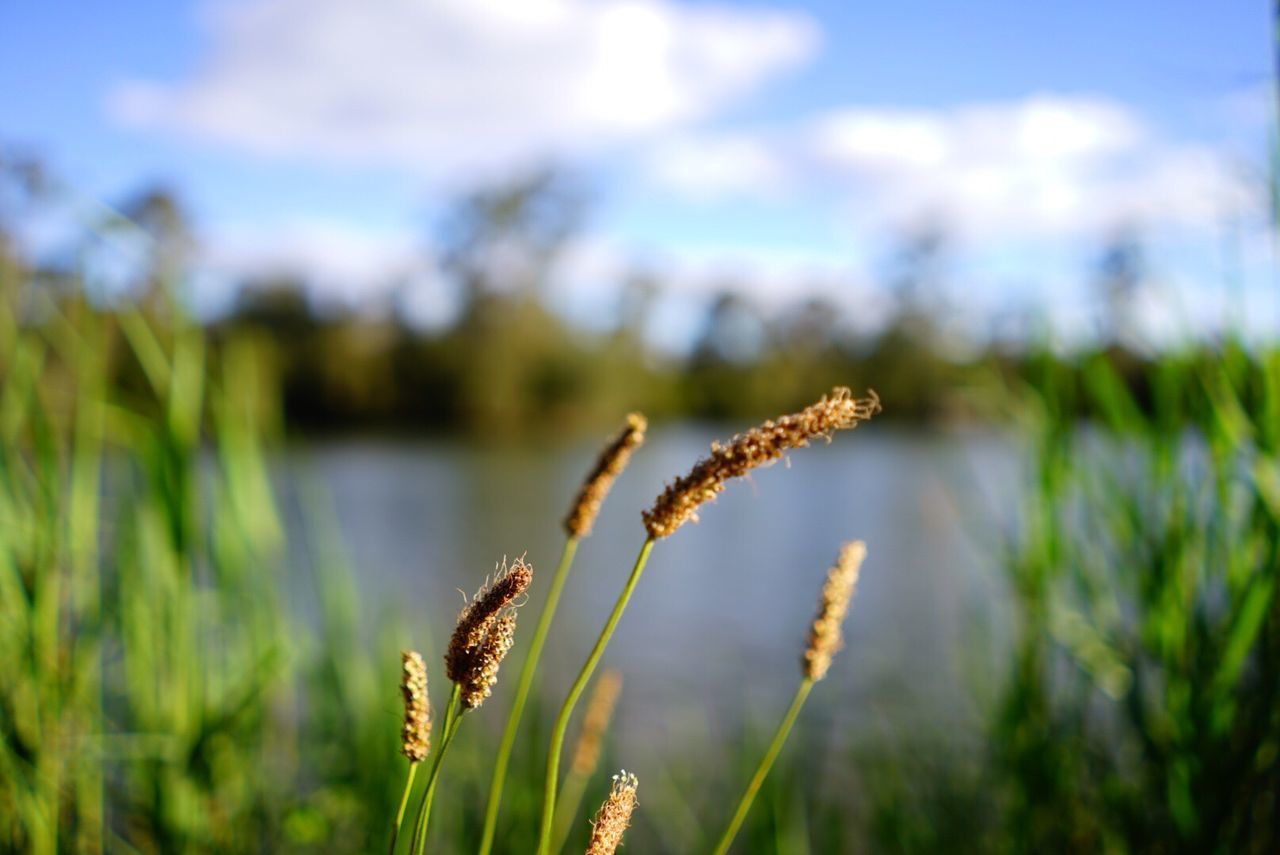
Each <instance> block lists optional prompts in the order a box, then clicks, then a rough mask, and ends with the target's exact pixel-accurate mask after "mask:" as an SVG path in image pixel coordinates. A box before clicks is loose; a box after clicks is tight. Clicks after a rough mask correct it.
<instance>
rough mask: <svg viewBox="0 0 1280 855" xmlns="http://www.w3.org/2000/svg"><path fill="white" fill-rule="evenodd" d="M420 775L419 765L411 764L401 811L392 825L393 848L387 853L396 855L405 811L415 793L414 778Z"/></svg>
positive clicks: (401, 800)
mask: <svg viewBox="0 0 1280 855" xmlns="http://www.w3.org/2000/svg"><path fill="white" fill-rule="evenodd" d="M417 774H418V764H417V763H416V762H413V763H410V764H409V777H408V778H407V779H405V782H404V795H402V796H401V797H400V810H398V811H396V821H395V822H394V823H393V824H392V825H391V848H390V849H388V850H387V851H388V852H389V853H390V855H396V841H397V840H399V839H400V825H401V823H403V822H404V809H405V808H406V807H408V805H409V793H411V792H412V791H413V777H414V775H417Z"/></svg>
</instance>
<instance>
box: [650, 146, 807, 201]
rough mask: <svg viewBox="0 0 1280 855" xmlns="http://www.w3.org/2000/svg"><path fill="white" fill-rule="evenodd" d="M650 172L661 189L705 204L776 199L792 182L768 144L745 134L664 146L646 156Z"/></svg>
mask: <svg viewBox="0 0 1280 855" xmlns="http://www.w3.org/2000/svg"><path fill="white" fill-rule="evenodd" d="M648 168H649V171H650V173H651V175H652V177H653V178H655V179H656V180H657V181H658V182H659V183H660V184H663V185H665V186H668V187H675V188H679V189H680V190H681V191H682V192H684V193H685V194H686V195H689V196H692V197H695V198H703V199H714V198H718V197H724V196H734V195H739V194H752V195H759V194H774V193H777V192H780V191H781V190H783V189H784V188H785V187H786V186H787V185H788V184H789V183H790V182H791V176H790V175H789V174H788V169H787V164H786V163H784V162H783V159H782V158H781V157H779V156H778V153H777V152H776V151H775V150H774V149H773V147H772V146H771V145H770V142H769V141H767V140H765V139H758V138H755V137H752V136H750V135H748V134H736V135H734V134H723V135H719V136H691V137H684V138H678V139H674V140H671V141H670V142H666V143H662V144H660V145H658V146H657V147H656V148H655V149H654V151H653V152H651V153H650V155H649V162H648Z"/></svg>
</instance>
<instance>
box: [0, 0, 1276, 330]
mask: <svg viewBox="0 0 1280 855" xmlns="http://www.w3.org/2000/svg"><path fill="white" fill-rule="evenodd" d="M1269 15H1270V8H1269V4H1266V3H1263V2H1261V0H1248V2H1246V0H1224V2H1217V3H1204V2H1191V0H1180V2H1168V1H1167V0H1166V2H1124V3H1115V2H1093V0H1088V1H1087V2H1086V0H1076V2H1072V3H1057V4H1049V3H1025V2H1012V0H1008V2H991V0H982V1H981V2H966V3H955V2H945V0H933V2H925V0H904V2H898V3H892V4H886V3H849V2H846V3H839V2H830V3H783V2H752V3H736V4H715V5H712V4H706V3H691V2H677V0H626V2H616V1H615V0H530V2H527V3H522V4H511V3H509V2H498V0H466V1H465V2H464V1H463V0H370V2H362V3H352V2H349V0H232V2H223V3H180V2H134V3H123V4H113V5H111V6H105V5H103V4H101V3H88V2H82V3H37V2H23V0H6V2H2V3H0V56H3V57H4V60H3V62H0V106H2V107H3V111H2V112H0V116H3V118H0V144H12V143H21V144H25V145H29V146H33V147H35V148H37V150H39V151H41V152H42V153H43V154H45V155H46V156H47V157H48V158H49V160H50V161H51V163H52V164H53V166H54V167H55V169H56V170H57V171H58V172H59V173H61V174H62V175H64V176H66V177H67V178H68V179H69V181H70V182H71V183H72V184H73V185H74V186H75V187H77V188H78V189H79V190H80V191H81V192H82V193H84V194H85V195H87V196H90V197H93V198H97V199H101V200H104V201H108V202H110V201H112V200H117V199H119V198H121V197H122V196H124V195H126V194H127V193H128V191H129V190H131V189H133V188H136V187H138V186H140V185H142V184H144V183H146V182H149V181H152V180H157V179H159V180H164V181H168V182H170V183H171V184H173V185H174V186H176V187H177V188H179V189H180V191H181V192H182V194H183V195H184V197H185V198H186V200H187V201H188V203H189V205H190V207H191V209H192V211H193V212H194V214H195V215H196V219H197V222H198V225H199V228H200V231H201V234H202V237H203V239H204V244H205V251H206V257H205V263H206V264H207V266H208V267H209V269H211V270H214V271H218V272H220V273H221V274H223V278H224V279H226V280H229V279H232V278H234V277H235V276H238V275H240V274H243V273H252V272H258V271H261V270H266V269H277V268H280V267H286V266H293V267H297V268H299V269H302V270H304V271H308V272H310V273H311V274H312V275H313V278H315V279H316V280H317V283H316V288H317V289H318V290H320V291H321V292H327V293H328V294H329V295H330V296H331V297H336V298H340V299H344V300H351V301H359V300H362V299H366V298H370V297H371V296H372V297H373V298H376V297H377V295H379V294H383V293H385V291H386V289H387V288H388V287H389V283H392V282H394V281H396V280H398V279H402V278H404V277H405V276H406V275H409V273H410V271H412V275H415V276H416V275H422V276H425V277H426V278H427V280H428V281H429V280H430V273H429V271H427V272H423V270H421V269H420V267H421V265H422V261H421V257H422V253H421V252H420V250H421V249H422V248H423V246H424V244H426V243H427V239H428V232H429V229H428V225H429V223H430V222H431V218H432V217H433V216H434V214H435V212H437V211H438V209H439V206H440V205H441V203H442V201H443V200H446V199H448V198H450V196H451V195H452V194H453V193H455V192H456V191H457V190H458V189H459V188H464V187H467V186H470V185H473V184H475V183H477V182H482V181H485V180H491V179H493V178H494V177H495V176H501V175H505V174H510V173H511V172H514V171H518V170H520V169H521V168H524V167H527V166H529V165H532V164H536V163H539V162H543V161H545V160H553V161H556V162H561V163H567V164H570V165H572V166H574V167H575V168H577V169H579V170H580V171H581V172H582V173H583V174H584V175H586V176H588V177H589V178H590V180H591V181H592V182H593V184H594V186H595V190H596V198H597V205H596V209H595V216H594V218H593V220H592V225H591V228H590V230H589V232H588V233H587V234H585V235H584V236H583V238H582V239H581V241H580V242H579V244H578V246H576V247H575V249H574V251H573V252H572V253H571V254H570V256H569V257H568V258H567V259H566V261H565V264H564V271H563V275H562V277H561V279H562V282H561V285H560V292H559V294H560V300H561V304H562V305H563V307H565V309H566V310H567V311H569V312H571V313H577V314H579V315H582V316H590V315H592V314H594V313H596V312H597V310H598V309H599V307H600V306H603V305H605V304H607V303H608V301H609V300H610V299H612V295H613V290H614V285H615V284H616V281H617V280H618V278H619V277H620V276H621V275H622V274H623V272H624V271H625V270H626V269H628V268H629V267H631V266H633V265H634V264H636V263H641V264H643V265H644V266H645V267H647V268H649V269H655V270H659V271H661V272H662V273H663V275H664V276H665V278H666V279H667V280H668V281H669V282H670V283H671V286H670V293H669V295H668V299H669V306H668V307H667V311H666V316H667V317H668V318H670V319H671V321H672V323H673V324H674V325H675V326H676V327H678V326H679V319H680V317H682V316H683V309H684V308H687V307H689V306H692V305H694V304H695V303H696V302H697V301H698V300H701V299H705V297H706V295H707V294H708V293H710V291H711V289H713V288H716V287H720V285H721V284H723V283H725V282H729V281H732V282H734V283H735V285H736V287H740V288H742V289H744V290H746V291H748V292H749V293H751V294H752V295H753V296H754V297H756V298H757V299H758V300H759V301H761V302H762V303H764V304H766V305H769V304H776V303H779V302H781V301H784V300H786V299H790V298H794V297H795V296H797V295H800V294H804V293H808V292H810V291H819V292H825V293H831V294H835V295H836V296H837V297H838V298H839V299H842V300H845V301H847V302H849V303H850V304H851V306H856V307H858V308H862V309H865V310H866V314H868V315H870V316H874V315H875V312H876V311H881V310H882V309H883V305H884V304H883V301H882V300H878V299H877V296H878V295H877V293H876V289H875V281H876V280H877V278H878V273H879V272H880V270H881V269H882V268H883V264H884V259H885V258H886V257H888V256H890V255H891V254H892V252H893V247H894V246H895V243H896V242H897V241H899V240H900V238H901V235H902V234H903V233H904V232H909V231H910V230H911V229H913V228H916V227H918V226H919V225H920V224H922V223H942V224H944V226H945V227H946V228H947V229H948V231H949V232H951V233H953V240H952V242H951V246H952V252H951V255H950V260H951V265H952V268H951V275H950V277H949V280H950V281H952V282H953V288H954V290H955V291H956V295H957V296H958V297H963V298H964V300H965V301H966V302H968V303H970V304H972V305H973V306H974V307H975V308H974V309H973V312H974V314H976V315H983V314H989V313H990V312H992V311H996V310H999V309H1000V308H1001V307H1005V306H1007V305H1009V304H1010V303H1011V302H1012V303H1016V304H1026V305H1028V306H1042V307H1045V308H1046V309H1047V310H1048V311H1050V312H1052V313H1053V314H1054V315H1055V316H1057V317H1063V318H1068V319H1069V318H1070V317H1071V316H1072V313H1073V312H1074V313H1076V314H1077V315H1082V313H1084V311H1085V310H1084V309H1083V308H1082V307H1083V305H1084V301H1085V295H1084V293H1083V290H1082V289H1081V287H1080V284H1079V283H1080V281H1081V278H1082V274H1083V273H1084V272H1085V271H1087V268H1088V264H1089V262H1090V260H1091V259H1092V258H1093V257H1094V256H1096V254H1097V252H1098V246H1099V243H1100V241H1101V240H1102V239H1104V237H1105V236H1106V235H1108V234H1110V233H1111V232H1112V231H1113V230H1114V229H1115V228H1117V227H1120V226H1124V225H1136V226H1138V227H1140V228H1141V229H1142V230H1143V233H1144V234H1145V235H1146V236H1147V240H1148V241H1149V242H1150V243H1151V245H1152V246H1153V248H1154V250H1155V251H1153V253H1152V257H1153V258H1154V259H1156V262H1155V263H1154V264H1153V268H1154V270H1153V279H1155V280H1157V282H1156V283H1155V285H1153V288H1152V293H1151V295H1150V296H1149V302H1150V303H1151V305H1152V311H1151V317H1152V319H1153V320H1152V323H1153V324H1154V325H1156V326H1159V325H1161V324H1163V325H1165V326H1168V325H1169V324H1177V323H1182V322H1183V321H1180V320H1179V318H1178V316H1179V315H1181V316H1183V317H1188V316H1189V317H1197V318H1199V317H1203V315H1204V312H1206V311H1212V312H1220V311H1221V308H1222V307H1221V305H1220V304H1221V301H1222V299H1223V297H1222V295H1223V294H1224V293H1225V292H1224V289H1223V288H1222V284H1223V280H1224V278H1225V277H1227V276H1228V274H1229V272H1230V271H1231V270H1242V271H1245V273H1244V276H1245V278H1246V279H1247V280H1248V283H1247V287H1246V288H1244V291H1245V292H1246V293H1247V294H1248V295H1249V296H1248V297H1247V298H1246V299H1249V300H1253V301H1262V300H1265V299H1266V298H1267V297H1268V292H1269V291H1270V290H1271V289H1272V288H1273V283H1272V276H1271V274H1270V269H1271V259H1270V248H1269V242H1268V241H1267V240H1266V235H1265V233H1264V229H1263V228H1262V220H1263V217H1262V207H1261V205H1260V199H1261V192H1262V191H1261V187H1260V184H1259V181H1258V180H1257V179H1258V177H1259V176H1260V175H1261V174H1262V173H1263V171H1264V164H1265V159H1266V158H1265V151H1266V141H1267V135H1268V133H1269V131H1268V128H1269V122H1270V121H1271V116H1270V112H1269V105H1270V100H1269V99H1270V97H1271V96H1270V93H1271V89H1270V86H1271V79H1270V75H1271V73H1272V43H1271V37H1272V36H1271V33H1272V31H1271V29H1270V21H1269ZM1228 223H1230V224H1232V225H1230V226H1229V227H1228V226H1227V225H1225V224H1228ZM428 250H429V247H428ZM428 256H429V252H428ZM215 278H216V277H215ZM427 288H428V290H429V289H430V286H429V285H428V286H427ZM1171 295H1176V297H1173V296H1171ZM443 300H444V297H443V296H442V297H441V301H443ZM427 302H428V303H430V302H431V301H430V300H428V301H427ZM1259 305H1261V303H1259ZM1172 306H1176V307H1177V308H1171V307H1172ZM877 307H879V308H877ZM435 310H439V306H437V307H436V309H435ZM427 311H428V313H430V311H433V309H431V307H430V306H428V308H427ZM1267 312H1274V307H1271V306H1270V305H1269V304H1268V305H1267V306H1266V308H1265V311H1259V312H1249V313H1248V314H1250V315H1251V316H1256V317H1258V318H1263V317H1267V316H1268V315H1267ZM1271 317H1272V318H1273V320H1274V316H1271ZM1068 322H1069V321H1068Z"/></svg>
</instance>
